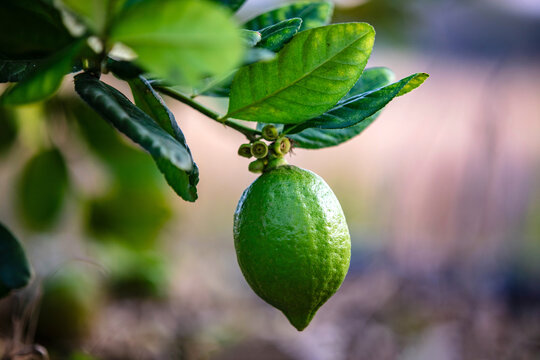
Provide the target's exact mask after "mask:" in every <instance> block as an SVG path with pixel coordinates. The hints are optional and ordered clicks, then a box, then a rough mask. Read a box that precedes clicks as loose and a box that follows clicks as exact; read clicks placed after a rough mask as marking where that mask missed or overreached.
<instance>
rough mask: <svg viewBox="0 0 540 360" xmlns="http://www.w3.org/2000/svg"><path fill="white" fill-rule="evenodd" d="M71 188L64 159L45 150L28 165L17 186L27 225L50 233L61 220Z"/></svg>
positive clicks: (21, 210) (20, 211)
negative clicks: (65, 200)
mask: <svg viewBox="0 0 540 360" xmlns="http://www.w3.org/2000/svg"><path fill="white" fill-rule="evenodd" d="M67 187H68V172H67V167H66V163H65V161H64V157H63V156H62V154H61V153H60V151H59V150H58V149H56V148H51V149H46V150H42V151H40V152H39V153H37V154H35V155H34V156H33V157H32V158H31V159H30V160H29V161H28V162H27V163H26V165H25V167H24V168H23V170H22V173H21V175H20V178H19V181H18V184H17V208H18V210H19V213H20V214H21V218H22V219H23V220H24V222H25V225H26V226H27V227H28V228H30V229H33V230H45V229H49V228H50V227H51V226H52V225H54V223H55V222H56V220H57V219H58V217H59V215H60V213H61V210H62V205H63V203H64V197H65V194H66V190H67Z"/></svg>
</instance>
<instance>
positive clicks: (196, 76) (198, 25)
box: [111, 0, 243, 85]
mask: <svg viewBox="0 0 540 360" xmlns="http://www.w3.org/2000/svg"><path fill="white" fill-rule="evenodd" d="M111 41H114V42H115V41H118V42H121V43H124V44H125V45H127V46H128V47H130V48H131V49H133V50H134V51H135V53H136V54H137V56H138V58H137V59H136V61H137V62H138V63H139V64H140V65H141V66H142V67H144V68H145V69H146V70H148V71H149V72H151V73H153V74H155V75H156V76H158V77H161V78H163V79H165V80H167V81H170V82H172V83H174V84H184V85H190V84H191V85H193V84H196V83H197V82H198V81H199V80H200V79H201V78H203V77H205V76H213V75H222V74H225V73H226V72H228V71H230V70H231V69H233V68H234V67H235V66H236V65H238V63H239V62H240V60H241V59H242V55H243V41H242V37H241V35H240V31H239V30H238V29H237V27H236V25H235V24H234V22H233V20H232V19H231V18H230V16H229V14H228V12H227V10H226V9H222V8H220V7H217V6H215V5H213V4H210V3H207V2H204V1H196V0H184V1H174V0H158V1H145V2H141V3H138V4H135V5H133V6H131V7H129V8H128V9H127V10H126V11H125V12H124V13H123V14H122V16H120V17H119V18H118V19H117V21H116V22H115V24H114V26H113V27H112V29H111Z"/></svg>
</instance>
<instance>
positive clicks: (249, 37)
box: [240, 29, 261, 47]
mask: <svg viewBox="0 0 540 360" xmlns="http://www.w3.org/2000/svg"><path fill="white" fill-rule="evenodd" d="M240 34H241V35H242V38H243V39H244V44H245V45H246V46H247V47H254V46H255V45H257V43H258V42H259V41H261V33H260V32H258V31H253V30H246V29H241V30H240Z"/></svg>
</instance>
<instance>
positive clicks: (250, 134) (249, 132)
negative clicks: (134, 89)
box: [153, 85, 261, 141]
mask: <svg viewBox="0 0 540 360" xmlns="http://www.w3.org/2000/svg"><path fill="white" fill-rule="evenodd" d="M153 87H154V89H156V90H157V91H159V92H160V93H162V94H165V95H167V96H170V97H172V98H173V99H175V100H178V101H180V102H182V103H184V104H186V105H188V106H190V107H192V108H193V109H195V110H197V111H199V112H200V113H202V114H204V115H206V116H208V117H209V118H210V119H212V120H214V121H216V122H219V123H220V124H223V125H225V126H228V127H230V128H231V129H234V130H236V131H239V132H240V133H242V134H244V135H245V136H246V137H247V138H248V140H250V141H251V140H255V139H257V137H258V136H259V135H261V132H260V131H258V130H255V129H251V128H249V127H247V126H244V125H242V124H239V123H237V122H236V121H234V120H231V119H223V118H222V117H221V116H219V114H217V113H215V112H213V111H212V110H210V109H208V108H207V107H205V106H203V105H202V104H199V103H198V102H196V101H194V100H193V99H191V98H189V97H188V96H186V95H184V94H182V93H181V92H179V91H176V90H174V89H171V88H168V87H166V86H161V85H153Z"/></svg>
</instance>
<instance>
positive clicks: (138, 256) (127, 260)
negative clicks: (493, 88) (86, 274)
mask: <svg viewBox="0 0 540 360" xmlns="http://www.w3.org/2000/svg"><path fill="white" fill-rule="evenodd" d="M98 258H99V260H100V263H101V264H103V266H105V267H106V268H107V270H108V271H109V274H108V276H107V284H108V287H109V289H110V290H111V292H112V293H113V294H114V295H115V296H117V297H137V298H140V297H143V298H148V297H150V298H156V299H157V298H164V297H165V296H166V295H167V288H168V280H169V279H168V270H169V269H168V266H167V264H166V262H165V260H164V255H163V254H161V253H159V251H156V250H154V249H150V250H141V249H133V248H131V247H129V246H125V245H123V244H120V243H109V244H103V245H102V246H100V247H99V248H98Z"/></svg>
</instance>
